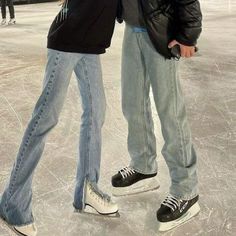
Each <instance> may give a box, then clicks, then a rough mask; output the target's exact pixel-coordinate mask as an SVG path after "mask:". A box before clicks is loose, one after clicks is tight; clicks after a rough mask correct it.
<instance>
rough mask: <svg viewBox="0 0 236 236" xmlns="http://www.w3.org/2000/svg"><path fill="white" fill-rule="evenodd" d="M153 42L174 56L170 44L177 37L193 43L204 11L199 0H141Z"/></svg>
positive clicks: (162, 51)
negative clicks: (169, 47)
mask: <svg viewBox="0 0 236 236" xmlns="http://www.w3.org/2000/svg"><path fill="white" fill-rule="evenodd" d="M139 1H140V6H141V8H142V12H143V16H144V20H145V22H146V26H147V30H148V33H149V36H150V39H151V41H152V42H153V45H154V46H155V48H156V50H157V51H158V52H159V53H161V54H162V55H163V56H165V57H166V58H171V54H170V50H169V49H168V44H169V42H170V41H171V40H173V39H176V40H177V41H178V42H180V43H181V44H184V45H187V46H194V45H196V43H197V39H198V37H199V35H200V33H201V30H202V29H201V27H202V14H201V9H200V4H199V1H198V0H139Z"/></svg>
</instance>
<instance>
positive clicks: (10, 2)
mask: <svg viewBox="0 0 236 236" xmlns="http://www.w3.org/2000/svg"><path fill="white" fill-rule="evenodd" d="M8 3H9V5H8V8H9V13H10V18H11V19H14V18H15V9H14V5H13V1H12V0H8Z"/></svg>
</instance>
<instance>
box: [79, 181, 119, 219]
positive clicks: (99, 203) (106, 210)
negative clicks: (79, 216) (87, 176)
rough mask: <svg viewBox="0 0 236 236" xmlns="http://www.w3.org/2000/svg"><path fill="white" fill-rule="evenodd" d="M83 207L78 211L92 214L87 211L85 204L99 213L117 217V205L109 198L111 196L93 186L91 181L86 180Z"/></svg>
mask: <svg viewBox="0 0 236 236" xmlns="http://www.w3.org/2000/svg"><path fill="white" fill-rule="evenodd" d="M84 203H85V209H83V210H80V213H87V214H93V215H94V213H93V212H89V211H87V206H89V207H91V208H92V209H94V210H95V211H96V212H97V213H99V214H100V215H105V216H110V217H119V216H120V215H119V213H118V206H117V204H116V203H114V202H113V201H112V200H111V197H110V196H108V195H107V194H104V193H102V192H101V191H100V190H99V189H97V188H95V187H94V186H93V185H92V184H91V183H89V182H87V183H86V186H85V199H84Z"/></svg>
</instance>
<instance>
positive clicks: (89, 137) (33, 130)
mask: <svg viewBox="0 0 236 236" xmlns="http://www.w3.org/2000/svg"><path fill="white" fill-rule="evenodd" d="M73 71H74V72H75V74H76V77H77V80H78V85H79V90H80V94H81V99H82V107H83V114H82V118H81V119H82V122H81V127H80V144H79V162H78V170H77V179H76V180H77V181H76V188H75V195H74V206H75V207H76V208H78V209H82V208H83V207H84V202H83V195H84V192H83V189H84V183H85V181H89V182H91V183H92V184H94V185H95V187H97V186H96V184H97V182H98V179H99V172H100V158H101V128H102V125H103V123H104V118H105V109H106V102H105V95H104V89H103V81H102V73H101V64H100V58H99V56H98V55H92V54H79V53H66V52H60V51H56V50H51V49H49V50H48V63H47V67H46V73H45V79H44V85H43V91H42V94H41V96H40V98H39V100H38V102H37V104H36V106H35V109H34V112H33V115H32V119H31V120H30V122H29V124H28V127H27V129H26V131H25V134H24V137H23V140H22V143H21V146H20V149H19V153H18V155H17V159H16V162H15V164H14V167H13V170H12V173H11V177H10V181H9V184H8V185H7V187H6V189H5V191H4V193H3V195H2V197H1V200H0V216H1V217H2V218H4V219H5V220H6V221H7V222H8V223H9V224H12V225H18V226H20V225H26V224H29V223H32V222H33V221H34V218H33V215H32V209H31V199H32V188H31V184H32V178H33V174H34V170H35V168H36V166H37V164H38V162H39V160H40V158H41V155H42V153H43V149H44V145H45V139H46V136H47V134H48V133H49V131H50V130H52V128H53V127H55V126H56V124H57V122H58V117H59V114H60V112H61V110H62V106H63V103H64V100H65V97H66V93H67V89H68V85H69V82H70V78H71V75H72V72H73Z"/></svg>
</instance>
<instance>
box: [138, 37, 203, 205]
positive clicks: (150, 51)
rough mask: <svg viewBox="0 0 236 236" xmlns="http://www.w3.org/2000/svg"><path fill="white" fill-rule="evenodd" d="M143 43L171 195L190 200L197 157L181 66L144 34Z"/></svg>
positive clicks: (195, 180)
mask: <svg viewBox="0 0 236 236" xmlns="http://www.w3.org/2000/svg"><path fill="white" fill-rule="evenodd" d="M142 41H143V47H142V52H143V54H144V57H145V63H146V68H147V71H148V73H149V76H150V80H151V86H152V90H153V95H154V100H155V104H156V108H157V111H158V114H159V117H160V121H161V127H162V134H163V137H164V140H165V144H164V147H163V149H162V154H163V156H164V158H165V160H166V163H167V165H168V167H169V171H170V176H171V187H170V194H171V195H173V196H174V197H176V198H177V199H182V200H189V199H192V198H194V197H196V196H197V194H198V190H197V182H198V180H197V166H196V164H197V157H196V153H195V150H194V148H193V144H192V140H191V133H190V128H189V124H188V121H187V117H186V109H185V103H184V97H183V94H182V91H181V87H180V81H179V78H178V62H176V61H175V60H166V59H164V58H163V57H162V56H161V55H159V54H158V53H157V52H156V51H155V49H154V48H153V46H152V44H151V41H150V39H149V37H148V35H147V34H143V40H142Z"/></svg>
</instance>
